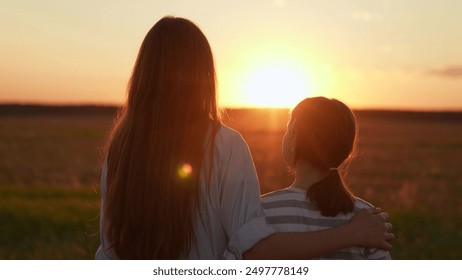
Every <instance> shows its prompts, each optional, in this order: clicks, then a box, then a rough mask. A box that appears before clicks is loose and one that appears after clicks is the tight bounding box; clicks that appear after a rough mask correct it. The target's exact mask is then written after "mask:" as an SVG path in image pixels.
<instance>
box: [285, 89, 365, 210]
mask: <svg viewBox="0 0 462 280" xmlns="http://www.w3.org/2000/svg"><path fill="white" fill-rule="evenodd" d="M291 118H292V120H295V126H294V133H295V162H297V160H300V159H303V160H305V161H307V162H308V163H309V164H310V165H311V166H312V167H314V168H316V169H317V170H319V171H321V172H326V173H327V174H328V175H327V177H325V178H324V179H322V180H321V181H319V182H317V183H315V184H314V185H312V186H311V187H310V188H309V189H308V191H307V198H309V199H310V200H311V201H312V202H313V203H315V204H316V205H317V207H318V209H319V210H320V211H321V214H322V215H324V216H335V215H337V214H339V213H348V212H351V211H353V208H354V198H353V195H352V194H351V193H350V192H349V191H348V189H347V187H346V185H345V183H344V182H343V180H342V177H341V176H340V174H339V171H338V170H337V169H336V168H338V167H339V166H340V165H341V164H342V163H343V162H344V161H345V160H347V159H348V158H349V157H350V156H351V155H352V152H353V148H354V144H355V136H356V122H355V117H354V115H353V112H352V111H351V110H350V109H349V108H348V107H347V106H346V105H345V104H343V103H342V102H340V101H338V100H335V99H327V98H324V97H313V98H307V99H305V100H303V101H302V102H300V103H299V104H298V105H297V106H296V107H295V108H294V110H293V111H292V116H291Z"/></svg>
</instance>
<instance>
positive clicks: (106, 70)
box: [0, 0, 462, 110]
mask: <svg viewBox="0 0 462 280" xmlns="http://www.w3.org/2000/svg"><path fill="white" fill-rule="evenodd" d="M0 7H1V9H0V34H1V36H0V103H7V102H19V103H53V104H62V103H74V104H75V103H99V104H120V103H121V102H123V100H124V98H125V90H126V84H127V81H128V79H129V76H130V73H131V70H132V67H133V64H134V62H135V58H136V55H137V52H138V48H139V46H140V44H141V41H142V40H143V38H144V36H145V34H146V33H147V31H148V30H149V29H150V28H151V27H152V25H153V24H154V23H155V22H157V21H158V20H159V19H160V18H162V17H163V16H165V15H173V16H178V17H185V18H188V19H190V20H192V21H193V22H195V23H196V24H197V25H198V26H199V27H200V28H201V29H202V31H203V32H204V33H205V35H206V36H207V38H208V39H209V42H210V44H211V46H212V49H213V52H214V56H215V62H216V67H217V74H218V87H219V94H220V98H219V100H220V103H221V105H223V106H231V107H252V106H289V107H290V106H293V105H295V103H296V102H297V101H299V100H300V99H302V98H303V97H306V96H319V95H322V96H326V97H332V98H338V99H340V100H342V101H344V102H345V103H347V104H348V105H350V106H352V107H354V108H398V109H419V110H420V109H423V110H434V109H438V110H460V109H462V17H461V15H462V1H460V0H399V1H398V0H349V1H347V0H331V1H328V0H265V1H263V0H252V1H248V0H234V1H224V0H223V1H219V0H199V1H150V0H143V1H128V0H127V1H117V0H112V1H109V0H100V1H98V0H97V1H95V0H78V1H77V0H75V1H70V0H42V1H33V0H30V1H24V0H15V1H7V0H0Z"/></svg>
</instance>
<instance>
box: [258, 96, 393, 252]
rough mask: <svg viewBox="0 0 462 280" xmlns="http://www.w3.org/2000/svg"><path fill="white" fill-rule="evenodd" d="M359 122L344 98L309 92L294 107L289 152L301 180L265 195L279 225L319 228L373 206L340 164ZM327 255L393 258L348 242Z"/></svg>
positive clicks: (285, 148) (287, 157)
mask: <svg viewBox="0 0 462 280" xmlns="http://www.w3.org/2000/svg"><path fill="white" fill-rule="evenodd" d="M355 136H356V123H355V117H354V115H353V112H352V111H351V110H350V109H349V108H348V107H347V106H346V105H345V104H343V103H342V102H340V101H338V100H335V99H327V98H324V97H314V98H307V99H305V100H303V101H302V102H300V103H299V104H298V105H297V106H296V107H295V109H294V110H293V112H292V116H291V119H290V121H289V123H288V126H287V131H286V133H285V135H284V139H283V144H282V146H283V148H282V149H283V155H284V159H285V161H286V163H287V165H288V166H289V168H290V169H292V170H293V172H294V173H295V180H294V182H293V183H292V185H291V186H290V187H288V188H286V189H282V190H278V191H275V192H272V193H269V194H266V195H264V196H263V197H262V201H263V208H264V209H265V213H266V215H267V221H268V223H269V224H271V225H273V227H274V228H275V229H276V231H300V232H302V231H316V230H320V229H326V228H332V227H336V226H339V225H343V224H346V223H348V221H349V220H350V219H351V218H352V217H353V215H354V213H356V212H358V211H359V210H360V209H364V208H371V207H372V206H371V205H370V204H369V203H367V202H366V201H364V200H361V199H359V198H357V197H354V196H353V195H352V193H351V192H350V191H349V190H348V188H347V187H346V185H345V183H344V182H343V180H342V177H341V175H340V173H339V171H338V168H339V166H340V165H342V163H344V162H345V161H346V160H347V159H349V158H350V157H351V155H352V153H353V148H354V143H355ZM321 259H390V255H389V253H388V252H386V251H384V250H379V249H376V248H365V247H348V248H345V249H343V250H340V251H337V252H335V253H331V254H327V255H324V256H322V257H321Z"/></svg>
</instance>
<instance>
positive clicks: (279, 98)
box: [244, 64, 311, 107]
mask: <svg viewBox="0 0 462 280" xmlns="http://www.w3.org/2000/svg"><path fill="white" fill-rule="evenodd" d="M244 93H245V96H246V99H247V102H248V103H249V104H251V105H253V106H256V107H292V106H294V105H295V104H296V103H297V102H299V101H301V100H302V99H304V98H306V97H307V96H309V95H310V94H311V89H310V84H309V79H308V77H307V75H305V74H304V73H303V72H302V71H301V70H299V69H297V68H296V67H289V66H287V65H281V64H274V65H267V66H265V67H261V68H259V69H257V70H256V71H254V72H253V74H252V75H251V76H250V79H249V81H248V82H247V83H246V84H245V86H244Z"/></svg>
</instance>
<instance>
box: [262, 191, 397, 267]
mask: <svg viewBox="0 0 462 280" xmlns="http://www.w3.org/2000/svg"><path fill="white" fill-rule="evenodd" d="M261 199H262V205H263V209H264V211H265V214H266V220H267V223H268V224H270V225H271V226H273V227H274V229H275V230H276V231H278V232H305V231H317V230H322V229H327V228H332V227H336V226H340V225H344V224H346V223H348V222H349V220H350V219H351V218H352V217H353V216H354V214H355V213H356V212H358V211H359V210H361V209H363V208H370V207H373V206H372V205H371V204H369V203H368V202H366V201H364V200H362V199H360V198H355V199H356V202H355V207H354V210H353V212H351V213H348V214H343V213H341V214H338V215H337V216H335V217H326V216H323V215H321V212H320V211H319V210H318V209H317V208H316V206H315V205H314V204H312V203H311V202H310V201H309V200H307V198H306V192H305V190H302V189H297V188H293V187H289V188H286V189H281V190H277V191H274V192H271V193H267V194H265V195H263V196H262V198H261ZM319 259H324V260H326V259H334V260H338V259H349V260H351V259H353V260H365V259H375V260H389V259H391V257H390V254H389V253H388V252H387V251H384V250H381V249H377V248H364V247H349V248H345V249H342V250H340V251H337V252H335V253H332V254H329V255H325V256H322V257H321V258H319Z"/></svg>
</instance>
